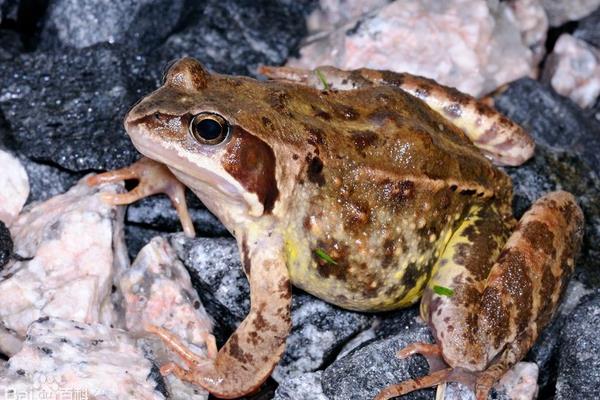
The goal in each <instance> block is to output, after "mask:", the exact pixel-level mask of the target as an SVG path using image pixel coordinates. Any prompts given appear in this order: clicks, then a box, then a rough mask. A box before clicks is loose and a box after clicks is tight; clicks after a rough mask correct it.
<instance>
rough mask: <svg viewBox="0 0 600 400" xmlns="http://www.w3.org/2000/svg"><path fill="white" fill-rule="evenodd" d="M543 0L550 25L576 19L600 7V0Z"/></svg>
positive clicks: (558, 24) (557, 24)
mask: <svg viewBox="0 0 600 400" xmlns="http://www.w3.org/2000/svg"><path fill="white" fill-rule="evenodd" d="M539 1H541V3H542V5H543V7H544V9H545V10H546V13H547V14H548V19H549V20H550V26H560V25H562V24H564V23H565V22H567V21H576V20H578V19H581V18H583V17H585V16H587V15H589V14H591V13H592V12H593V11H594V10H595V9H597V8H598V7H600V0H539Z"/></svg>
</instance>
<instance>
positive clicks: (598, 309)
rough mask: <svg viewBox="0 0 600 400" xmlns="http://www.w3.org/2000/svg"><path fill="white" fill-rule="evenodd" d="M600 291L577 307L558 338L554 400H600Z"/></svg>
mask: <svg viewBox="0 0 600 400" xmlns="http://www.w3.org/2000/svg"><path fill="white" fill-rule="evenodd" d="M598 326H600V292H598V291H597V292H596V293H595V294H594V295H592V296H591V297H590V298H588V299H587V300H586V301H584V303H582V304H581V305H579V306H578V307H577V309H576V310H575V311H574V313H573V315H571V317H570V318H569V319H568V321H567V322H566V324H565V326H564V328H563V330H562V335H561V343H560V344H561V346H560V359H559V370H558V380H557V382H556V396H555V399H556V400H579V399H597V398H599V397H600V358H599V357H598V354H600V336H599V335H598Z"/></svg>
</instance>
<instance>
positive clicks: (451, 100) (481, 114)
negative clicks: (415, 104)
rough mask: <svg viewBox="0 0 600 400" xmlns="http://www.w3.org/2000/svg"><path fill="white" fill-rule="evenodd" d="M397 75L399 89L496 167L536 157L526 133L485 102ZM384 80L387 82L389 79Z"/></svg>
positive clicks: (423, 81)
mask: <svg viewBox="0 0 600 400" xmlns="http://www.w3.org/2000/svg"><path fill="white" fill-rule="evenodd" d="M394 75H396V77H395V82H396V85H397V86H398V87H400V89H402V90H404V91H405V92H407V93H409V94H411V95H412V96H415V97H417V98H419V99H421V100H423V101H424V102H425V103H426V104H427V105H428V106H429V107H431V108H432V109H433V110H434V111H436V112H437V113H438V114H440V115H441V116H442V117H444V118H445V119H447V120H448V121H449V122H451V123H452V124H453V125H454V126H456V127H458V128H459V129H461V130H462V131H463V133H464V134H465V135H466V136H467V137H468V138H469V139H471V141H472V142H473V144H474V145H475V146H477V147H478V148H479V149H480V150H481V151H482V152H483V154H485V155H486V156H487V157H488V158H489V159H491V160H492V161H493V162H494V163H495V164H498V165H511V166H516V165H521V164H523V163H524V162H525V161H527V160H528V159H530V158H531V157H532V156H533V153H534V150H535V143H534V141H533V139H532V138H531V137H530V136H529V135H528V134H527V132H526V131H525V130H524V129H523V128H522V127H521V126H520V125H519V124H517V123H516V122H513V121H511V120H510V119H509V118H507V117H506V116H504V115H502V114H501V113H500V112H498V111H497V110H496V109H494V108H493V107H491V106H489V105H487V104H486V103H485V102H483V101H482V100H477V99H476V98H474V97H472V96H469V95H468V94H465V93H462V92H460V91H458V90H456V89H455V88H451V87H448V86H444V85H441V84H439V83H437V82H435V81H434V80H431V79H427V78H424V77H421V76H415V75H410V74H404V73H401V74H394ZM381 79H382V80H386V76H384V75H382V77H381ZM387 79H389V76H388V77H387Z"/></svg>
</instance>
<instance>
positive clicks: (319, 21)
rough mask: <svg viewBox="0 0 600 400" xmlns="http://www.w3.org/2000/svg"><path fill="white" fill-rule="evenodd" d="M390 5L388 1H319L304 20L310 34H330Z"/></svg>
mask: <svg viewBox="0 0 600 400" xmlns="http://www.w3.org/2000/svg"><path fill="white" fill-rule="evenodd" d="M389 3H390V0H320V1H319V7H317V8H316V9H315V10H313V12H311V13H310V15H309V16H308V18H307V20H306V25H307V27H308V31H309V33H311V34H315V33H316V34H319V33H322V32H331V31H333V30H335V29H337V28H339V27H341V26H343V25H345V24H348V23H352V22H356V21H357V20H359V19H360V18H362V17H364V16H365V15H367V14H369V13H371V12H374V11H376V10H378V9H380V8H382V7H384V6H386V5H388V4H389Z"/></svg>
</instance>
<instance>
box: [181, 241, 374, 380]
mask: <svg viewBox="0 0 600 400" xmlns="http://www.w3.org/2000/svg"><path fill="white" fill-rule="evenodd" d="M171 244H172V245H173V247H174V248H175V251H176V252H177V254H178V256H179V257H180V258H181V259H182V260H183V263H184V264H185V265H186V267H187V268H188V270H189V271H190V276H191V278H192V285H193V286H194V287H195V288H196V289H197V290H198V293H199V294H200V298H201V300H202V304H204V306H205V308H206V310H207V311H208V313H209V314H210V315H211V316H213V318H214V319H215V336H217V340H218V342H221V343H222V342H224V340H226V338H227V337H228V336H229V333H230V332H231V331H232V330H234V329H235V327H236V326H237V325H238V324H239V323H240V322H241V321H242V320H243V319H244V317H245V316H246V314H247V313H248V311H249V309H250V292H249V286H248V282H247V280H246V278H245V276H244V273H243V271H242V268H241V263H240V257H239V253H238V249H237V244H236V242H235V240H234V239H228V238H214V239H211V238H196V239H188V238H185V237H184V236H183V235H176V236H172V238H171ZM371 319H372V317H371V316H369V315H365V314H361V313H356V312H352V311H346V310H342V309H340V308H338V307H335V306H332V305H330V304H327V303H325V302H323V301H321V300H319V299H317V298H315V297H313V296H311V295H309V294H307V293H304V292H302V291H300V290H294V294H293V301H292V332H291V334H290V336H289V337H288V339H287V345H286V351H285V353H284V355H283V357H282V360H281V362H280V364H279V365H278V366H277V367H276V369H275V371H274V373H273V378H274V379H275V380H277V381H279V382H283V381H284V380H286V379H288V378H289V377H292V376H298V375H301V374H303V373H305V372H312V371H316V370H318V369H320V368H322V367H323V365H324V364H325V363H326V362H327V360H329V359H331V358H333V357H334V356H335V354H336V353H337V351H339V349H340V348H341V347H342V346H343V344H344V343H346V342H347V341H348V340H350V339H351V338H352V337H354V336H355V335H356V334H358V333H359V332H360V331H362V330H363V329H365V328H366V327H367V326H368V325H369V324H370V321H371Z"/></svg>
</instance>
